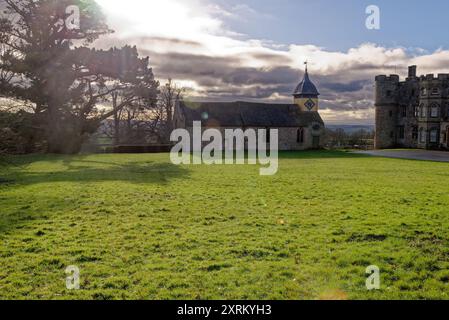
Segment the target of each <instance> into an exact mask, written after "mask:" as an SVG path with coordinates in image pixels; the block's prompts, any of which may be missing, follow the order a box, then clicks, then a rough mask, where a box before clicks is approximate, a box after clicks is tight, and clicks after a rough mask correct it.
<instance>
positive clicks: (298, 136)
mask: <svg viewBox="0 0 449 320" xmlns="http://www.w3.org/2000/svg"><path fill="white" fill-rule="evenodd" d="M296 142H297V143H304V128H299V129H298V131H297V133H296Z"/></svg>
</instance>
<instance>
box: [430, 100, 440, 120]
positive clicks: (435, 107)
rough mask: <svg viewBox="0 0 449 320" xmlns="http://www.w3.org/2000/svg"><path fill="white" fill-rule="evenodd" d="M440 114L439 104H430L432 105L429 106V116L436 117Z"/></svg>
mask: <svg viewBox="0 0 449 320" xmlns="http://www.w3.org/2000/svg"><path fill="white" fill-rule="evenodd" d="M439 115H440V106H439V105H437V104H436V103H434V104H432V106H431V107H430V116H431V117H432V118H438V117H439Z"/></svg>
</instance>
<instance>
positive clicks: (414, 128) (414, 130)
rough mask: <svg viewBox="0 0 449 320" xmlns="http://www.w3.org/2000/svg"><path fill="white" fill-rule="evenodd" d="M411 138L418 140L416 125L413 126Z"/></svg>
mask: <svg viewBox="0 0 449 320" xmlns="http://www.w3.org/2000/svg"><path fill="white" fill-rule="evenodd" d="M412 139H413V141H417V140H418V127H417V126H413V129H412Z"/></svg>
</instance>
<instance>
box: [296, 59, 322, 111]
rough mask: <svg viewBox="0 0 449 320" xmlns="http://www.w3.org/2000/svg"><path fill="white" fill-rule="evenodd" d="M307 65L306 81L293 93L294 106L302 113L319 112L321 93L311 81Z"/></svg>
mask: <svg viewBox="0 0 449 320" xmlns="http://www.w3.org/2000/svg"><path fill="white" fill-rule="evenodd" d="M305 65H306V73H305V75H304V80H302V81H301V83H300V84H299V85H298V86H297V87H296V90H295V92H294V93H293V97H294V100H293V101H294V104H296V105H298V106H299V108H300V109H301V111H306V112H310V111H318V96H319V95H320V93H319V92H318V90H317V88H316V87H315V85H314V84H313V83H312V81H310V78H309V72H308V70H307V62H306V63H305Z"/></svg>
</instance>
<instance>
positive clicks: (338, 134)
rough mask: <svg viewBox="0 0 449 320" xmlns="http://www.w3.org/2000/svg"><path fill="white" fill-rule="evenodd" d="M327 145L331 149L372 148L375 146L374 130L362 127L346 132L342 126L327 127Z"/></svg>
mask: <svg viewBox="0 0 449 320" xmlns="http://www.w3.org/2000/svg"><path fill="white" fill-rule="evenodd" d="M325 140H326V147H327V148H331V149H344V148H350V149H354V148H355V149H371V148H373V147H374V131H373V130H365V129H360V130H356V131H354V132H346V131H345V130H344V129H342V128H338V129H335V130H331V129H326V134H325Z"/></svg>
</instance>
